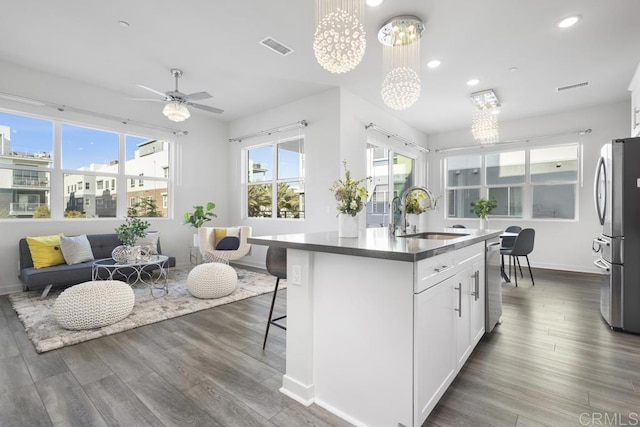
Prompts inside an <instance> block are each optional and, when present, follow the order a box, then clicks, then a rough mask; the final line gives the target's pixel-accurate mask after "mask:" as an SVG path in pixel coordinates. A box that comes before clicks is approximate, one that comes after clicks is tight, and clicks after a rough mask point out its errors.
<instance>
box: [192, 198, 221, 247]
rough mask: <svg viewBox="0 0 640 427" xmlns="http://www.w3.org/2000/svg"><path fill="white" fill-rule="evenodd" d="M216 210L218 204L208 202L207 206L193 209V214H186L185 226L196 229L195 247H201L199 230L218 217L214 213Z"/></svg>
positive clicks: (194, 236)
mask: <svg viewBox="0 0 640 427" xmlns="http://www.w3.org/2000/svg"><path fill="white" fill-rule="evenodd" d="M215 208H216V204H215V203H213V202H207V204H206V205H204V206H202V205H198V206H194V207H193V212H185V213H184V224H185V225H188V226H189V227H193V228H195V229H196V233H195V234H194V235H193V246H194V247H196V248H197V247H199V246H200V238H199V236H198V229H199V228H200V227H202V226H203V225H204V223H205V222H207V221H211V220H212V219H213V218H216V217H217V215H216V214H215V213H213V210H214V209H215Z"/></svg>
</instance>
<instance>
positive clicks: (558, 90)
mask: <svg viewBox="0 0 640 427" xmlns="http://www.w3.org/2000/svg"><path fill="white" fill-rule="evenodd" d="M588 85H589V82H582V83H576V84H573V85H567V86H561V87H559V88H556V92H562V91H563V90H569V89H577V88H579V87H583V86H588Z"/></svg>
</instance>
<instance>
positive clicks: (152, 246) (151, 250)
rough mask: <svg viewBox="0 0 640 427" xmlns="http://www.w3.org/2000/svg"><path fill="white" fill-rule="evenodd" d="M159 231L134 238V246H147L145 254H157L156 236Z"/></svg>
mask: <svg viewBox="0 0 640 427" xmlns="http://www.w3.org/2000/svg"><path fill="white" fill-rule="evenodd" d="M159 237H160V233H158V232H150V233H147V235H146V236H145V237H141V238H139V239H138V240H136V246H140V247H142V248H145V247H146V248H147V251H146V253H147V255H158V238H159Z"/></svg>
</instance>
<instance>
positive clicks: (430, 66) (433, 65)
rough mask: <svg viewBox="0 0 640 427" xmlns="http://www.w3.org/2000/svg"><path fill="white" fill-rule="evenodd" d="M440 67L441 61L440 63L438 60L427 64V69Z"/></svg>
mask: <svg viewBox="0 0 640 427" xmlns="http://www.w3.org/2000/svg"><path fill="white" fill-rule="evenodd" d="M439 66H440V61H438V60H437V59H433V60H431V61H429V62H427V67H429V68H438V67H439Z"/></svg>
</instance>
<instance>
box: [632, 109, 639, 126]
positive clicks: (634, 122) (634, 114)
mask: <svg viewBox="0 0 640 427" xmlns="http://www.w3.org/2000/svg"><path fill="white" fill-rule="evenodd" d="M638 113H640V110H639V109H637V108H634V109H633V128H634V129H635V128H637V127H638V125H639V124H640V123H638Z"/></svg>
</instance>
